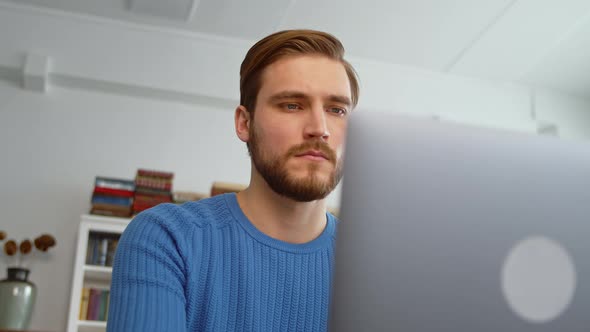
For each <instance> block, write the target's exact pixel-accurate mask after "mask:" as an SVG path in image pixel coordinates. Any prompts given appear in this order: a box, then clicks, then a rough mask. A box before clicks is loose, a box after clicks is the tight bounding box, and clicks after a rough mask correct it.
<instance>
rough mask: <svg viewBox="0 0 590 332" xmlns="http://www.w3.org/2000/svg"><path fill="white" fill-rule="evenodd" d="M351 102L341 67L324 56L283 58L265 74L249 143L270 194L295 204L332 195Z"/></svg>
mask: <svg viewBox="0 0 590 332" xmlns="http://www.w3.org/2000/svg"><path fill="white" fill-rule="evenodd" d="M350 100H351V96H350V84H349V80H348V76H347V74H346V71H345V69H344V66H343V65H342V64H341V63H339V62H337V61H334V60H331V59H329V58H327V57H322V56H293V57H287V58H284V59H281V60H279V61H277V62H275V63H273V64H271V65H270V66H268V67H267V68H266V69H265V70H264V72H263V74H262V77H261V88H260V91H259V93H258V97H257V101H256V109H255V112H254V117H253V119H252V122H251V125H250V130H249V134H250V135H249V136H250V139H249V141H248V144H249V147H250V154H251V157H252V162H253V164H254V167H255V170H256V171H257V172H258V173H260V175H261V176H262V178H264V180H265V181H266V182H267V184H268V185H269V186H270V187H271V189H273V190H274V191H275V192H276V193H278V194H280V195H283V196H286V197H289V198H291V199H293V200H296V201H299V202H309V201H313V200H318V199H323V198H324V197H326V196H327V195H328V194H329V193H330V192H331V191H332V190H334V188H335V187H336V185H337V184H338V182H339V181H340V178H341V177H342V157H343V156H342V152H343V150H344V139H345V132H346V125H347V117H348V112H350V109H351V102H350Z"/></svg>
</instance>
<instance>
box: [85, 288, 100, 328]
mask: <svg viewBox="0 0 590 332" xmlns="http://www.w3.org/2000/svg"><path fill="white" fill-rule="evenodd" d="M98 292H99V290H98V289H95V288H91V289H90V295H89V300H88V312H87V314H86V320H96V319H97V318H98V311H97V310H98V309H99V303H98V296H99V293H98Z"/></svg>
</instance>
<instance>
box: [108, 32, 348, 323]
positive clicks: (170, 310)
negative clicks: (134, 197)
mask: <svg viewBox="0 0 590 332" xmlns="http://www.w3.org/2000/svg"><path fill="white" fill-rule="evenodd" d="M343 53H344V49H343V47H342V45H341V43H340V42H339V41H338V40H337V39H336V38H334V37H333V36H331V35H329V34H326V33H323V32H318V31H311V30H291V31H282V32H278V33H275V34H272V35H270V36H268V37H266V38H264V39H262V40H261V41H259V42H258V43H256V44H255V45H254V46H253V47H252V48H251V49H250V50H249V52H248V54H247V55H246V58H245V59H244V61H243V63H242V66H241V69H240V92H241V99H240V106H238V107H237V109H236V111H235V127H236V133H237V136H238V137H239V139H241V140H242V141H244V142H246V144H247V147H248V151H249V152H250V156H251V161H252V171H251V179H250V184H249V186H248V187H247V189H245V190H244V191H242V192H240V193H238V194H226V195H221V196H215V197H212V198H209V199H205V200H201V201H198V202H191V203H186V204H184V205H182V206H175V205H172V204H164V205H159V206H157V207H155V208H152V209H150V210H148V211H145V212H143V213H141V214H140V215H138V216H137V217H136V218H135V219H134V220H133V221H132V222H131V223H130V224H129V226H128V227H127V229H126V230H125V232H124V234H123V235H122V237H121V239H120V241H119V246H118V250H117V254H116V258H115V263H114V270H113V281H112V287H111V297H110V308H109V321H108V324H107V330H108V331H111V332H115V331H125V332H127V331H142V332H143V331H238V330H239V331H325V330H327V324H328V308H329V298H330V279H331V273H332V262H333V252H334V251H333V249H334V248H333V245H334V236H335V227H336V222H337V221H336V219H335V218H334V216H332V215H331V214H329V213H326V203H325V197H326V196H327V195H328V194H329V193H330V192H331V191H332V190H333V189H334V187H335V186H336V185H337V184H338V182H339V180H340V178H341V175H342V153H343V148H344V139H345V131H346V124H347V116H348V114H349V112H350V111H351V110H352V109H353V108H354V106H356V103H357V100H358V89H359V88H358V82H357V78H356V74H355V72H354V70H353V68H352V67H351V66H350V65H349V64H348V63H347V62H346V61H345V60H344V59H343Z"/></svg>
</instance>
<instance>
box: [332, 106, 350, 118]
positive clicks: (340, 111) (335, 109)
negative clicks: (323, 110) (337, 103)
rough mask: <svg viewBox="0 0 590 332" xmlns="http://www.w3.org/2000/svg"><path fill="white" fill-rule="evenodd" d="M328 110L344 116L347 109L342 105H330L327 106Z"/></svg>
mask: <svg viewBox="0 0 590 332" xmlns="http://www.w3.org/2000/svg"><path fill="white" fill-rule="evenodd" d="M328 112H330V113H333V114H336V115H340V116H344V115H346V114H347V113H348V111H347V110H346V109H345V108H342V107H330V108H328Z"/></svg>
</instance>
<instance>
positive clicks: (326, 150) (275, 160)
mask: <svg viewBox="0 0 590 332" xmlns="http://www.w3.org/2000/svg"><path fill="white" fill-rule="evenodd" d="M254 127H255V126H254V123H252V126H251V127H250V141H249V142H248V151H249V152H250V157H251V158H252V164H253V165H254V167H255V168H256V170H257V171H258V173H260V175H261V176H262V178H263V179H264V180H265V181H266V183H267V184H268V186H269V187H270V188H271V189H272V190H273V191H274V192H275V193H277V194H279V195H281V196H284V197H287V198H290V199H293V200H295V201H297V202H311V201H315V200H319V199H323V198H325V197H326V196H328V194H329V193H331V192H332V191H333V190H334V188H336V186H337V185H338V183H339V182H340V179H341V178H342V164H343V163H342V158H340V159H338V158H337V156H336V152H334V150H332V149H331V148H330V147H329V146H328V144H327V143H326V142H325V141H323V140H322V139H320V138H318V139H315V140H310V141H306V142H304V143H302V144H300V145H296V146H293V147H291V148H290V149H289V150H288V151H287V153H285V154H284V155H283V156H276V155H275V156H273V155H271V154H270V153H268V152H267V151H264V150H263V149H262V148H261V146H260V142H259V137H258V135H257V132H256V130H255V128H254ZM309 150H317V151H321V152H322V153H323V154H324V155H325V156H326V157H327V159H328V161H329V162H330V163H331V164H332V166H333V169H332V171H331V172H330V174H329V176H328V178H327V179H322V178H320V177H319V176H318V174H317V173H318V171H319V169H320V166H321V165H318V164H316V163H309V165H308V166H307V175H306V176H304V177H295V176H293V175H291V174H289V170H288V168H287V162H288V161H289V159H290V158H294V157H295V156H297V155H299V154H302V153H305V152H307V151H309Z"/></svg>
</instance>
